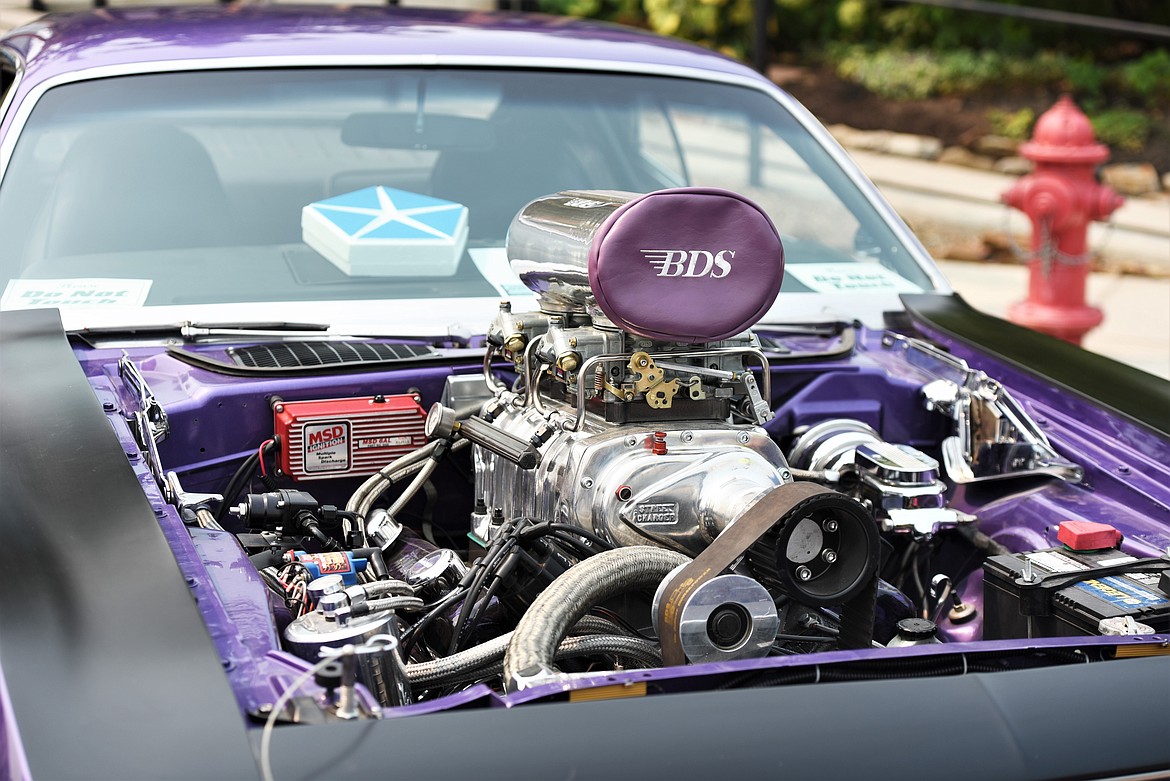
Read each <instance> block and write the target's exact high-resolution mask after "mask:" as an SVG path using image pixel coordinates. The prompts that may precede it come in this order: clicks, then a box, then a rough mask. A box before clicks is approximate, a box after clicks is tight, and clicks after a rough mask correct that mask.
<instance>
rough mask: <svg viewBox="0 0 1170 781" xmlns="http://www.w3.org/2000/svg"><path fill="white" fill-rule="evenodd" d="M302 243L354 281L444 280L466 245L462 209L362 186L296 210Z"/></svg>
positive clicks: (464, 211) (450, 203)
mask: <svg viewBox="0 0 1170 781" xmlns="http://www.w3.org/2000/svg"><path fill="white" fill-rule="evenodd" d="M301 235H302V236H303V238H304V241H305V243H306V244H308V245H309V246H310V247H312V248H313V249H314V250H316V251H317V252H319V253H320V254H321V255H322V256H323V257H325V258H327V259H328V260H329V262H331V263H333V265H335V266H337V267H338V268H339V269H341V270H342V271H343V272H345V273H346V274H348V275H349V276H353V277H366V276H369V277H449V276H451V275H453V274H454V273H455V270H456V269H457V268H458V267H459V259H460V258H462V257H463V251H464V249H465V248H466V246H467V207H466V206H464V205H463V204H461V203H455V202H454V201H444V200H441V199H439V198H432V197H430V196H429V195H420V194H418V193H412V192H407V191H406V190H395V189H394V188H392V187H367V188H365V189H364V190H356V191H354V192H352V193H345V194H344V195H338V196H335V197H333V198H327V199H325V200H324V201H316V202H315V203H310V204H309V205H308V206H306V207H305V208H304V209H302V210H301Z"/></svg>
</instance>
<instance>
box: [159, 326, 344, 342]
mask: <svg viewBox="0 0 1170 781" xmlns="http://www.w3.org/2000/svg"><path fill="white" fill-rule="evenodd" d="M178 329H179V333H180V334H181V335H182V337H183V338H184V339H186V340H187V341H192V342H196V341H199V340H200V339H207V338H215V337H217V336H233V337H235V336H288V335H289V334H314V335H320V334H325V333H327V332H328V331H329V325H328V324H326V323H287V322H279V321H272V322H262V323H245V322H238V323H198V322H192V321H187V322H185V323H180V324H179V326H178Z"/></svg>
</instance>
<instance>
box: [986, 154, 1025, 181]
mask: <svg viewBox="0 0 1170 781" xmlns="http://www.w3.org/2000/svg"><path fill="white" fill-rule="evenodd" d="M992 168H993V169H994V170H996V171H999V172H1000V173H1001V174H1008V175H1009V176H1023V175H1024V174H1030V173H1032V168H1033V165H1032V161H1031V160H1026V159H1024V158H1023V157H1016V156H1012V157H1003V158H1000V159H999V160H996V161H995V165H994V166H992Z"/></svg>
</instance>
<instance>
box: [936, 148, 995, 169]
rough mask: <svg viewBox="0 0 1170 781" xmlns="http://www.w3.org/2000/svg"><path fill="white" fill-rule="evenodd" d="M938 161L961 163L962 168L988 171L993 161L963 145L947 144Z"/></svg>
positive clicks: (952, 163)
mask: <svg viewBox="0 0 1170 781" xmlns="http://www.w3.org/2000/svg"><path fill="white" fill-rule="evenodd" d="M938 161H939V162H940V163H947V164H948V165H961V166H963V167H964V168H978V169H979V170H981V171H990V170H991V168H992V166H994V165H995V161H994V160H992V159H991V158H990V157H987V156H986V155H977V154H975V153H974V152H972V151H971V150H970V149H968V148H967V147H965V146H948V147H947V148H946V149H944V150H943V151H942V153H941V154H940V155H939V156H938Z"/></svg>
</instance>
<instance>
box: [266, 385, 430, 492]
mask: <svg viewBox="0 0 1170 781" xmlns="http://www.w3.org/2000/svg"><path fill="white" fill-rule="evenodd" d="M272 409H273V415H274V422H273V428H274V431H275V434H276V437H278V439H279V442H280V469H281V471H283V472H284V474H286V475H288V476H289V477H291V478H292V479H293V480H321V479H324V478H335V477H365V476H368V475H372V474H374V473H375V472H377V471H378V470H379V469H381V468H382V467H384V466H386V465H387V464H389V463H390V462H391V461H394V460H395V459H396V458H399V457H400V456H404V455H406V454H407V453H409V452H411V451H412V450H415V449H416V448H419V447H421V446H422V445H425V444H426V441H427V438H426V434H425V433H424V431H423V424H424V423H425V421H426V411H425V410H423V408H422V407H421V406H419V398H418V397H417V396H415V395H413V394H410V395H398V396H381V395H379V396H372V397H369V396H367V397H361V398H346V399H319V400H314V401H278V402H276V403H275V404H273V407H272Z"/></svg>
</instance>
